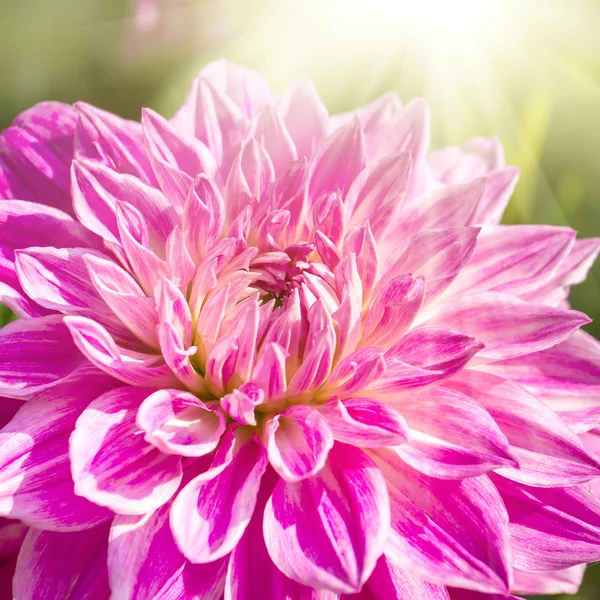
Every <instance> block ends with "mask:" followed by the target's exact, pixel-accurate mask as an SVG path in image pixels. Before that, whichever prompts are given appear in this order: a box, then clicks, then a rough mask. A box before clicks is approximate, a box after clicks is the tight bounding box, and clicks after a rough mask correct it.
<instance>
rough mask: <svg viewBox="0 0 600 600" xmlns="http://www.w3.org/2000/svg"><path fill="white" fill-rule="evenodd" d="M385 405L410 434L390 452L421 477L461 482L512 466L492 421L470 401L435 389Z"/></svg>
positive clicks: (506, 446)
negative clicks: (396, 415)
mask: <svg viewBox="0 0 600 600" xmlns="http://www.w3.org/2000/svg"><path fill="white" fill-rule="evenodd" d="M390 402H391V403H392V406H393V407H394V408H395V409H396V410H397V411H398V412H399V413H400V414H401V415H402V416H403V417H404V418H405V419H406V422H407V423H408V427H409V428H410V429H409V435H408V442H407V443H406V444H403V445H401V446H398V447H397V448H395V450H396V452H397V453H398V455H399V456H400V457H401V458H402V460H404V461H405V462H407V463H408V464H409V465H410V466H411V467H413V468H415V469H417V470H418V471H421V472H422V473H425V475H429V476H430V477H439V478H442V479H463V478H464V477H473V476H476V475H482V474H483V473H487V472H488V471H491V470H492V469H496V468H498V467H503V466H507V465H509V466H514V467H516V466H517V462H516V460H515V459H514V458H513V457H512V455H511V453H510V450H509V444H508V440H507V439H506V437H505V436H504V434H503V433H502V432H501V430H500V429H499V427H498V425H496V423H495V422H494V419H493V418H492V417H491V416H490V415H489V414H488V413H487V412H486V411H485V410H484V409H482V408H481V406H479V405H478V404H477V403H476V402H474V401H473V400H472V399H471V398H468V397H467V396H464V395H463V394H458V393H455V392H451V391H450V390H444V389H440V388H434V389H428V390H423V391H421V392H413V393H411V394H410V395H409V394H404V395H398V398H397V399H394V400H390Z"/></svg>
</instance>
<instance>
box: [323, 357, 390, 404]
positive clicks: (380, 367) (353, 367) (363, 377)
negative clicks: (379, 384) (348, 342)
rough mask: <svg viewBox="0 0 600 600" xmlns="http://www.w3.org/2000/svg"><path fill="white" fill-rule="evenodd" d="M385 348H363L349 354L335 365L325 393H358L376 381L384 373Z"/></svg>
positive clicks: (344, 394) (342, 394) (345, 394)
mask: <svg viewBox="0 0 600 600" xmlns="http://www.w3.org/2000/svg"><path fill="white" fill-rule="evenodd" d="M384 355H385V351H384V350H383V348H377V347H367V348H361V349H360V350H356V351H355V352H352V354H349V355H348V356H346V358H344V359H343V360H341V361H340V362H339V363H338V365H337V366H336V367H335V369H334V370H333V372H332V373H331V376H330V377H329V379H328V381H327V387H326V388H325V393H327V394H336V395H338V396H342V397H344V396H347V395H351V394H356V393H358V392H360V391H361V390H363V389H365V388H366V387H368V386H369V385H370V384H371V383H373V382H376V381H377V380H378V379H379V378H380V377H381V376H382V375H383V374H384V373H385V369H386V365H385V358H384Z"/></svg>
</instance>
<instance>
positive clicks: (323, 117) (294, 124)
mask: <svg viewBox="0 0 600 600" xmlns="http://www.w3.org/2000/svg"><path fill="white" fill-rule="evenodd" d="M277 112H278V114H280V115H281V118H282V119H283V122H284V123H285V126H286V128H287V130H288V132H289V134H290V137H291V138H292V140H293V142H294V146H295V147H296V150H297V152H298V156H299V157H306V158H310V157H311V156H312V155H313V154H314V153H315V151H316V150H317V148H318V147H319V145H320V144H321V141H322V140H323V139H325V136H326V135H327V108H326V107H325V105H324V104H323V102H322V101H321V99H320V98H319V95H318V94H317V91H316V90H315V87H314V85H313V84H312V82H311V81H310V80H309V79H308V78H306V77H301V78H299V79H298V80H297V81H296V83H295V84H294V85H293V86H292V88H291V89H290V90H289V91H288V92H287V93H286V94H285V95H284V96H282V98H281V100H280V101H279V103H278V104H277Z"/></svg>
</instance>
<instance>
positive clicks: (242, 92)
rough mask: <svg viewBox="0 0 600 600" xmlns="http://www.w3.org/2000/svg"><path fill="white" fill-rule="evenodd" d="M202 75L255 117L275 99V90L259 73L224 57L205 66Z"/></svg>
mask: <svg viewBox="0 0 600 600" xmlns="http://www.w3.org/2000/svg"><path fill="white" fill-rule="evenodd" d="M200 77H202V78H205V79H206V80H207V81H208V82H210V84H211V85H213V86H214V88H215V89H216V90H218V91H219V92H221V93H222V94H225V95H226V96H227V97H228V98H230V99H231V100H232V101H233V102H235V104H236V105H237V106H238V107H239V108H240V110H241V111H242V112H243V113H244V114H245V115H246V116H247V117H253V116H254V115H255V114H257V113H258V112H259V111H260V109H261V108H262V107H263V106H264V105H265V104H270V103H271V102H272V101H273V99H274V95H273V92H271V90H270V89H269V86H268V85H267V83H266V81H265V80H264V79H263V77H262V76H261V75H260V74H259V73H257V72H256V71H253V70H252V69H249V68H248V67H243V66H241V65H233V64H231V63H229V62H227V61H226V60H224V59H221V60H216V61H214V62H212V63H210V64H209V65H207V66H206V67H204V69H202V71H201V72H200Z"/></svg>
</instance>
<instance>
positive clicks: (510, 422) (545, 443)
mask: <svg viewBox="0 0 600 600" xmlns="http://www.w3.org/2000/svg"><path fill="white" fill-rule="evenodd" d="M444 385H445V386H447V387H450V388H452V389H454V390H457V391H459V392H462V393H464V394H466V395H467V396H470V397H472V398H474V399H475V400H476V401H477V402H478V403H479V404H481V406H483V407H484V408H485V409H486V410H487V411H488V412H489V413H490V415H491V416H492V417H493V419H494V421H496V423H497V424H498V426H499V427H500V429H501V430H502V432H503V433H504V434H505V435H506V437H507V439H508V441H509V443H510V445H511V453H512V454H513V455H514V457H515V458H516V459H517V461H518V462H519V466H518V468H516V469H515V468H503V469H499V470H498V472H499V473H501V474H502V475H503V476H504V477H508V478H509V479H513V480H515V481H518V482H520V483H524V484H527V485H534V486H540V487H562V486H568V485H574V484H576V483H581V482H584V481H589V480H590V479H592V478H593V477H597V476H599V475H600V464H599V463H598V461H597V460H596V459H595V458H593V456H592V455H591V454H590V453H588V452H587V451H586V450H585V449H584V447H583V445H582V444H581V442H580V441H579V439H578V437H577V435H575V434H574V433H573V432H572V431H571V430H570V429H569V427H567V426H566V425H565V424H564V423H563V421H562V420H561V419H560V417H559V416H558V415H556V413H554V411H552V410H551V409H550V408H548V406H546V405H545V404H543V403H542V402H540V401H539V400H537V399H536V398H534V397H533V396H531V395H530V394H528V393H527V392H526V391H525V390H523V389H522V388H521V387H519V386H518V385H515V384H514V383H513V382H511V381H507V380H505V379H501V378H500V377H496V376H495V375H490V374H488V373H481V372H479V371H474V370H472V369H465V370H464V371H462V372H461V373H458V374H457V375H455V376H454V377H453V378H452V379H451V380H449V381H448V382H446V384H444Z"/></svg>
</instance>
